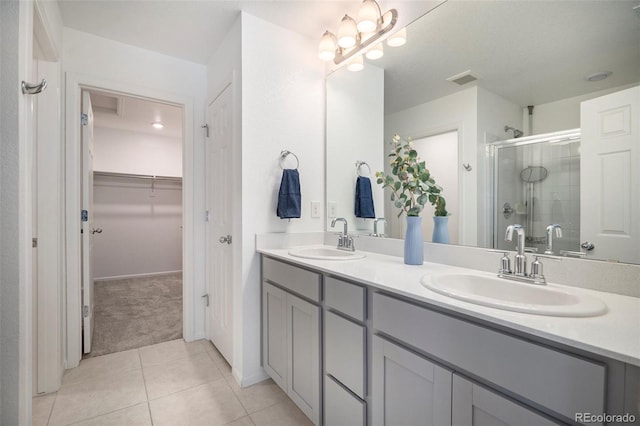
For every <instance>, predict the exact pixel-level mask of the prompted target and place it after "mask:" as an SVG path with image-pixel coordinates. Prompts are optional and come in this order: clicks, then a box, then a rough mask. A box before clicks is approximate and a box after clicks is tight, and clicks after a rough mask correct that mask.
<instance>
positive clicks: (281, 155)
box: [280, 149, 300, 170]
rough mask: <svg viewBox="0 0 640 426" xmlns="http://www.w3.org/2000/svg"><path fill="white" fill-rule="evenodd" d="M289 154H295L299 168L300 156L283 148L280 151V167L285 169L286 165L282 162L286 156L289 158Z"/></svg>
mask: <svg viewBox="0 0 640 426" xmlns="http://www.w3.org/2000/svg"><path fill="white" fill-rule="evenodd" d="M289 155H293V156H294V157H295V159H296V167H295V168H296V170H297V169H298V167H299V166H300V160H299V159H298V156H297V155H295V154H294V153H293V152H291V151H288V150H286V149H285V150H283V151H281V152H280V168H281V169H282V170H284V166H283V165H282V163H283V162H284V160H285V158H287V157H288V156H289Z"/></svg>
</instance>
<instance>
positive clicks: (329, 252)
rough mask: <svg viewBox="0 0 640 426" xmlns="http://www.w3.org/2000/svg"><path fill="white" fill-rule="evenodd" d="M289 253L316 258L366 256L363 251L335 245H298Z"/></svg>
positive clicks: (335, 258)
mask: <svg viewBox="0 0 640 426" xmlns="http://www.w3.org/2000/svg"><path fill="white" fill-rule="evenodd" d="M289 254H290V255H291V256H295V257H303V258H305V259H316V260H355V259H363V258H364V257H366V255H365V254H364V253H361V252H357V251H346V250H338V249H337V248H333V247H296V248H292V249H291V250H289Z"/></svg>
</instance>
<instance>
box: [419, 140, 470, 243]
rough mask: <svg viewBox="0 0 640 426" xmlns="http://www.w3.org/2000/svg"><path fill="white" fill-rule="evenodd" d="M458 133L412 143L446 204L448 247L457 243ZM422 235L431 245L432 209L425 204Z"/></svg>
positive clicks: (458, 201) (458, 221) (458, 218)
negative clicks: (440, 189)
mask: <svg viewBox="0 0 640 426" xmlns="http://www.w3.org/2000/svg"><path fill="white" fill-rule="evenodd" d="M458 143H459V142H458V131H457V130H454V131H451V132H446V133H440V134H437V135H433V136H426V137H423V138H417V139H413V144H414V148H415V150H416V151H418V156H419V157H420V158H421V159H422V160H423V161H425V162H426V166H427V168H428V169H429V171H430V172H431V176H433V178H434V179H435V181H436V184H438V185H440V186H441V187H442V196H443V197H444V199H445V200H446V202H447V211H448V212H449V213H450V216H448V218H449V226H448V229H449V239H450V242H451V244H459V241H460V217H461V216H462V214H461V212H460V200H459V191H458V188H459V184H458V182H459V181H460V176H459V170H460V166H459V160H458ZM421 216H422V217H423V220H422V235H423V237H424V239H425V241H431V236H432V235H433V226H434V225H433V219H432V217H433V207H432V206H431V204H427V205H426V206H425V208H424V210H423V211H422V213H421Z"/></svg>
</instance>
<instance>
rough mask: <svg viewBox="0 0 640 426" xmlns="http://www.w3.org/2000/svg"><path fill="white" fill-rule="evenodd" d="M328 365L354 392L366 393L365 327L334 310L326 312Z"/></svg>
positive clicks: (326, 365)
mask: <svg viewBox="0 0 640 426" xmlns="http://www.w3.org/2000/svg"><path fill="white" fill-rule="evenodd" d="M324 326H325V334H324V348H325V349H324V351H325V352H324V353H325V368H326V370H327V373H328V374H331V375H332V376H333V377H335V378H336V379H337V380H338V381H339V382H340V383H342V384H343V385H344V386H346V387H347V388H349V389H350V390H351V392H353V393H355V394H356V395H358V396H359V397H360V398H363V399H364V395H365V389H366V386H365V380H364V377H365V365H366V363H365V344H364V342H365V328H364V327H362V326H361V325H358V324H356V323H354V322H351V321H349V320H346V319H344V318H342V317H340V316H338V315H336V314H334V313H332V312H326V313H325V320H324Z"/></svg>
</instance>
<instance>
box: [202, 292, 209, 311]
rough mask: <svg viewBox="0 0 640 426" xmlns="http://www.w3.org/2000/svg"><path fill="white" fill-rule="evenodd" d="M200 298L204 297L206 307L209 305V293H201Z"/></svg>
mask: <svg viewBox="0 0 640 426" xmlns="http://www.w3.org/2000/svg"><path fill="white" fill-rule="evenodd" d="M202 298H203V299H205V303H206V304H207V308H208V307H209V294H203V295H202Z"/></svg>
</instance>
